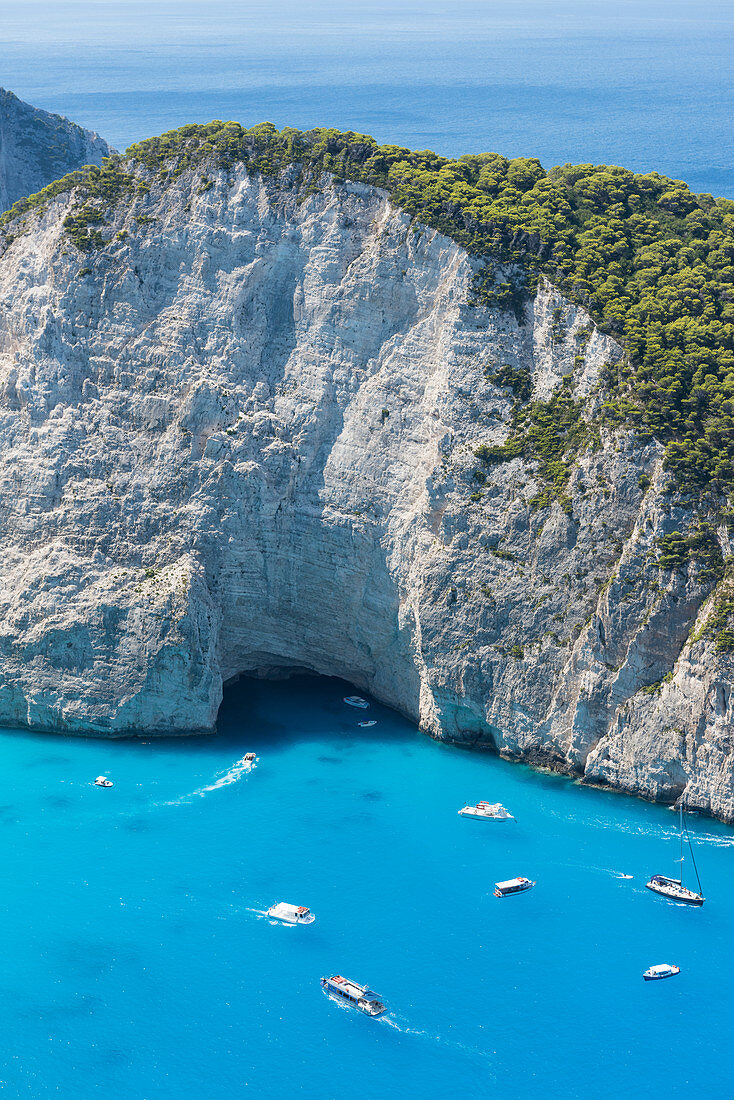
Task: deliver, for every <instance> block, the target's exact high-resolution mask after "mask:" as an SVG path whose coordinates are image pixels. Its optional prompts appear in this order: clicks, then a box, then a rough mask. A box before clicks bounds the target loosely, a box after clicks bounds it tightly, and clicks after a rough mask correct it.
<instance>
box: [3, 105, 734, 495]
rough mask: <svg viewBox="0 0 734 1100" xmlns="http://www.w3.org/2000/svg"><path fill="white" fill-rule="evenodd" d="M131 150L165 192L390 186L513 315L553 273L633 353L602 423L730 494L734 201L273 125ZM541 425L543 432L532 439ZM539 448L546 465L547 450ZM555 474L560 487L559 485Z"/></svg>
mask: <svg viewBox="0 0 734 1100" xmlns="http://www.w3.org/2000/svg"><path fill="white" fill-rule="evenodd" d="M127 155H128V156H129V157H132V158H133V159H134V160H135V161H136V162H137V164H138V165H140V166H143V167H145V168H147V169H148V170H149V171H151V172H152V173H154V174H155V176H156V177H157V178H158V180H159V182H160V183H161V184H163V185H164V186H165V184H166V183H168V182H170V181H172V180H174V179H175V178H176V177H178V176H180V175H181V173H183V172H184V171H186V170H187V169H190V168H191V169H195V168H197V167H198V166H203V165H205V164H206V166H207V171H209V170H210V169H211V168H216V167H219V168H224V169H230V168H232V167H234V166H235V165H236V164H239V163H242V162H244V163H245V164H246V165H247V166H248V168H249V170H251V171H253V170H254V171H257V172H260V173H262V174H263V175H266V176H268V175H272V174H274V173H277V172H279V171H280V170H281V169H283V168H284V167H286V166H287V165H295V171H294V172H293V173H292V175H291V179H292V183H293V185H294V186H295V185H297V186H298V187H299V188H300V189H301V193H304V192H306V191H308V190H309V189H310V190H316V189H318V187H319V186H320V177H321V174H322V173H323V172H325V171H326V172H330V173H332V174H333V175H334V176H335V177H336V178H337V179H351V180H357V181H363V182H365V183H369V184H373V185H376V186H378V187H382V188H384V189H385V190H386V191H387V192H388V193H389V194H390V196H391V198H392V199H393V201H394V202H395V203H396V204H397V205H399V206H401V207H402V208H403V209H404V210H406V211H407V212H408V213H410V214H412V215H414V216H415V217H416V218H417V219H419V220H420V221H421V222H424V223H426V224H427V225H429V226H433V227H434V228H436V229H439V230H441V231H442V232H444V233H446V234H447V235H449V236H450V237H452V238H453V239H454V240H456V241H457V242H459V243H460V244H461V245H463V246H464V247H466V248H467V249H469V250H470V251H471V252H473V253H475V254H476V255H478V256H480V257H483V258H484V259H485V266H484V269H483V270H482V272H481V273H480V275H479V276H478V278H477V280H476V284H475V287H474V292H475V297H476V299H477V300H479V301H484V302H486V303H489V304H493V303H497V304H502V305H504V306H510V307H512V308H513V309H515V310H516V311H517V312H518V313H519V312H520V311H521V310H522V308H523V302H524V300H525V299H526V297H527V295H528V294H529V293H531V292H532V290H533V288H534V286H535V284H536V282H537V279H538V277H539V275H540V274H545V275H547V276H548V278H549V279H550V280H551V281H552V282H553V283H554V284H555V285H556V286H558V287H559V288H560V289H561V290H562V291H563V293H564V294H565V295H566V296H567V297H569V298H570V299H572V300H573V301H576V302H578V303H580V304H582V305H583V306H585V307H586V308H587V309H588V310H589V312H590V313H591V315H592V316H593V317H594V318H595V320H596V321H597V323H598V324H599V325H600V326H601V328H602V329H603V330H605V331H606V332H608V333H610V334H611V335H613V336H614V337H615V338H616V339H618V340H619V341H620V342H621V343H622V345H623V346H624V347H625V349H626V351H627V353H628V358H627V360H626V362H624V363H622V364H620V365H618V366H617V367H615V368H613V369H610V371H609V372H608V379H607V381H608V383H609V387H610V391H611V395H610V399H609V400H608V401H607V402H606V404H605V406H604V410H603V415H604V417H605V418H606V419H607V421H608V422H609V423H610V424H620V425H626V426H632V427H634V428H635V429H636V430H637V431H638V432H639V433H640V435H641V436H642V438H643V439H644V438H652V437H653V436H655V437H657V438H658V439H660V440H662V441H663V442H664V443H665V444H666V460H665V461H666V465H667V467H668V469H669V470H671V471H672V472H673V474H674V475H675V479H676V481H677V483H678V485H679V487H680V488H681V489H682V490H683V491H685V492H688V493H689V494H691V495H692V496H694V495H695V496H700V495H701V494H702V493H712V494H713V495H714V496H716V495H718V494H720V493H721V492H726V493H727V494H728V493H729V492H731V491H732V489H733V488H734V202H731V201H729V200H726V199H714V198H713V197H712V196H711V195H707V194H704V195H694V194H693V193H692V192H691V191H690V190H689V189H688V187H687V186H686V185H685V184H684V183H681V182H680V181H677V180H671V179H667V178H666V177H664V176H660V175H658V174H657V173H655V172H651V173H647V174H645V175H639V174H635V173H633V172H630V171H628V170H627V169H625V168H619V167H616V166H608V165H592V164H581V165H563V166H561V167H559V168H552V169H550V170H549V171H545V170H544V169H543V167H542V166H541V165H540V163H539V162H538V161H537V160H533V159H529V158H524V157H519V158H515V159H514V160H508V159H507V158H506V157H503V156H500V155H499V154H497V153H481V154H476V155H467V156H463V157H460V158H459V159H458V160H451V159H448V158H446V157H441V156H438V155H437V154H436V153H432V152H429V151H425V152H413V151H411V150H409V149H404V148H402V147H400V146H395V145H378V144H377V143H376V142H375V141H374V139H372V138H370V137H367V136H365V135H363V134H356V133H352V132H348V133H340V132H339V131H337V130H327V129H318V130H311V131H309V132H308V133H301V132H300V131H298V130H294V129H288V128H286V129H284V130H281V131H278V130H276V129H275V127H274V126H272V125H271V124H269V123H263V124H261V125H259V126H255V127H252V128H251V129H249V130H245V129H243V128H242V127H241V126H240V125H239V124H238V123H234V122H212V123H209V124H208V125H202V126H199V125H190V126H184V127H182V128H181V129H179V130H175V131H171V132H169V133H167V134H163V135H162V136H161V137H157V138H151V139H149V140H148V141H143V142H139V143H138V144H136V145H133V146H131V148H130V149H129V150H128V154H127ZM127 167H128V165H127V164H124V167H123V162H121V161H119V160H118V159H117V158H113V159H112V160H110V161H107V162H106V163H105V165H104V166H103V167H102V168H101V169H91V168H87V169H84V170H83V171H82V172H77V173H73V174H72V175H71V176H67V177H64V179H63V180H61V181H59V182H58V183H55V184H52V185H51V187H49V188H45V189H44V191H42V192H40V194H39V195H36V196H32V197H31V198H29V199H24V200H22V202H20V203H16V205H15V206H14V207H13V209H12V210H11V211H10V212H9V213H8V214H6V215H4V216H3V217H2V218H0V227H2V226H3V225H6V224H8V223H9V222H11V221H12V220H13V219H15V218H16V217H17V216H18V215H22V214H24V213H26V212H27V211H29V210H31V209H33V208H34V207H37V206H42V205H43V204H45V203H46V202H47V201H48V200H49V199H51V198H53V197H54V196H55V195H58V194H60V193H61V192H62V191H64V190H68V189H69V188H70V187H73V186H76V187H78V188H79V192H80V196H81V205H82V206H83V205H84V202H85V201H87V202H88V201H89V200H90V199H91V198H97V199H100V200H102V202H103V203H104V202H107V203H112V202H115V201H117V200H118V199H119V198H120V197H121V196H122V195H124V194H125V193H128V192H130V193H132V190H133V182H132V176H131V175H129V174H128V172H127ZM203 190H204V191H205V190H206V188H203ZM79 216H80V215H79V213H78V212H77V213H75V214H74V215H72V218H78V217H79ZM67 228H68V230H69V232H70V233H71V234H72V237H73V239H74V240H75V241H76V243H78V244H79V245H80V247H82V248H86V247H87V246H89V247H101V246H102V245H103V244H104V241H103V240H102V239H101V234H100V230H99V228H97V227H96V226H95V224H94V223H93V222H92V221H88V222H87V224H86V225H85V226H79V225H78V224H74V223H73V224H70V225H69V226H67ZM98 234H99V235H98ZM547 428H548V426H547V425H546V429H547ZM544 430H545V429H544V428H543V427H542V426H541V425H538V426H536V430H535V435H536V438H537V435H538V432H540V433H541V435H542V432H543V431H544ZM563 430H564V431H566V430H567V429H563ZM561 434H562V433H561ZM541 444H542V452H541V460H542V461H544V462H546V465H547V464H548V454H549V446H548V445H546V443H544V442H543V441H542V439H541ZM543 456H545V457H543ZM558 461H560V462H561V463H563V462H564V458H563V455H561V457H560V458H559V459H558ZM550 474H551V484H553V485H558V484H560V483H561V482H562V481H563V478H564V476H565V475H564V473H563V471H562V470H560V469H559V470H557V471H556V472H553V471H550Z"/></svg>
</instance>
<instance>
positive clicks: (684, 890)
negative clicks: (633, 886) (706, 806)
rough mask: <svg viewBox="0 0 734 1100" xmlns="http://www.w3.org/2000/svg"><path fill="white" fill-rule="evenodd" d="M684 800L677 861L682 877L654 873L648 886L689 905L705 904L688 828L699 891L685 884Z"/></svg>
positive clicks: (687, 837)
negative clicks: (669, 876) (690, 888)
mask: <svg viewBox="0 0 734 1100" xmlns="http://www.w3.org/2000/svg"><path fill="white" fill-rule="evenodd" d="M683 829H684V825H683V800H682V799H681V801H680V857H679V858H678V859H677V860H676V861H675V862H676V863H679V864H680V878H668V877H667V875H653V876H652V878H651V879H650V881H649V882H648V883H646V884H645V885H646V886H647V888H648V890H654V891H655V893H656V894H662V895H663V897H664V898H670V900H671V901H684V902H686V903H687V904H688V905H703V903H704V901H705V900H706V899H705V898H704V896H703V893H702V891H701V880H700V878H699V877H698V867H696V857H695V856H694V854H693V846H692V844H691V838H690V836H689V835H688V829H686V839H687V841H688V847H689V849H690V852H691V860H692V861H693V869H694V871H695V872H696V881H697V883H698V893H696V891H695V890H689V889H688V887H687V886H684V885H683V858H684V857H683Z"/></svg>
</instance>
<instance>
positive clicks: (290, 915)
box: [268, 901, 316, 924]
mask: <svg viewBox="0 0 734 1100" xmlns="http://www.w3.org/2000/svg"><path fill="white" fill-rule="evenodd" d="M268 916H269V917H272V918H273V919H274V920H279V921H282V922H283V924H313V922H314V921H315V920H316V917H315V916H314V915H313V913H312V912H311V910H310V909H308V908H307V907H306V906H305V905H288V903H287V902H285V901H279V902H278V904H277V905H271V906H270V908H269V909H268Z"/></svg>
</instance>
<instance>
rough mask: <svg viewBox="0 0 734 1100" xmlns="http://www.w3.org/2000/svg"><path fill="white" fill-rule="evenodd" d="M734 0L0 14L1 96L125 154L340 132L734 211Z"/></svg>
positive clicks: (135, 4)
mask: <svg viewBox="0 0 734 1100" xmlns="http://www.w3.org/2000/svg"><path fill="white" fill-rule="evenodd" d="M733 59H734V3H733V2H732V0H708V2H707V3H705V4H703V3H700V2H698V0H451V2H450V3H447V2H446V0H0V85H2V86H4V87H7V88H10V89H12V90H13V91H15V92H16V93H17V94H18V95H19V96H20V97H21V98H22V99H26V100H28V101H29V102H31V103H34V104H36V105H38V106H40V107H44V108H46V109H47V110H52V111H58V112H61V113H62V114H66V115H68V116H69V117H70V118H72V119H74V120H75V121H77V122H80V123H82V124H83V125H84V126H88V127H90V128H92V129H94V130H97V131H98V132H99V133H101V134H102V135H103V136H104V137H106V138H107V140H108V141H110V142H112V144H114V145H115V146H117V147H118V148H124V147H126V146H127V145H128V144H129V143H130V142H132V141H136V140H138V139H140V138H145V137H149V136H151V135H152V134H158V133H161V132H162V131H164V130H167V129H171V128H173V127H176V126H181V125H183V124H184V123H187V122H208V121H210V120H211V119H212V118H220V119H236V120H238V121H240V122H242V123H243V124H245V125H252V124H254V123H256V122H262V121H265V120H269V121H271V122H274V123H275V124H276V125H278V126H282V125H291V126H298V127H302V128H308V127H311V126H335V127H338V128H340V129H353V130H357V131H359V132H362V133H371V134H373V135H374V136H375V137H376V138H377V139H378V140H380V141H384V142H392V143H396V144H400V145H407V146H410V147H412V148H418V149H425V148H432V149H435V150H436V151H437V152H439V153H443V154H447V155H458V154H460V153H466V152H481V151H486V150H493V151H496V152H501V153H504V154H506V155H508V156H518V155H523V156H536V157H539V158H540V160H541V161H542V163H543V164H544V165H545V166H546V167H551V166H552V165H554V164H563V163H565V162H568V161H572V162H574V163H578V162H589V161H591V162H593V163H597V164H598V163H607V164H623V165H625V166H627V167H629V168H632V169H634V170H636V171H645V172H646V171H658V172H661V173H663V174H665V175H669V176H673V177H674V178H676V179H684V180H686V181H687V182H688V183H689V184H690V185H691V187H692V188H693V189H694V190H696V191H709V192H712V193H714V194H716V195H726V196H728V197H734V127H732V117H733V116H734V60H733Z"/></svg>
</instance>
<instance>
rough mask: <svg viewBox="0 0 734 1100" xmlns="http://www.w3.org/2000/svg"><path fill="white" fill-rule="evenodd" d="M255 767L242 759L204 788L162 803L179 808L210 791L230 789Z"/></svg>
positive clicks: (250, 762) (203, 796)
mask: <svg viewBox="0 0 734 1100" xmlns="http://www.w3.org/2000/svg"><path fill="white" fill-rule="evenodd" d="M256 766H257V765H256V764H255V763H253V762H252V761H250V760H247V759H246V758H245V757H242V759H241V760H237V761H235V763H234V764H233V765H232V767H231V768H229V769H228V770H227V771H226V772H223V773H222V774H221V775H219V776H217V777H216V778H215V779H214V781H213V782H212V783H208V784H207V786H206V787H199V789H198V790H196V791H191V793H190V794H184V795H181V797H180V798H174V799H173V800H172V801H170V802H166V803H164V805H166V806H181V805H183V804H184V803H186V802H192V801H193V800H194V799H195V798H205V797H206V796H207V795H208V794H210V793H211V792H212V791H218V790H220V789H221V788H222V787H230V786H231V785H232V784H233V783H238V782H239V781H240V779H242V778H243V776H246V775H249V773H250V772H251V771H252V770H253V768H255V767H256Z"/></svg>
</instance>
